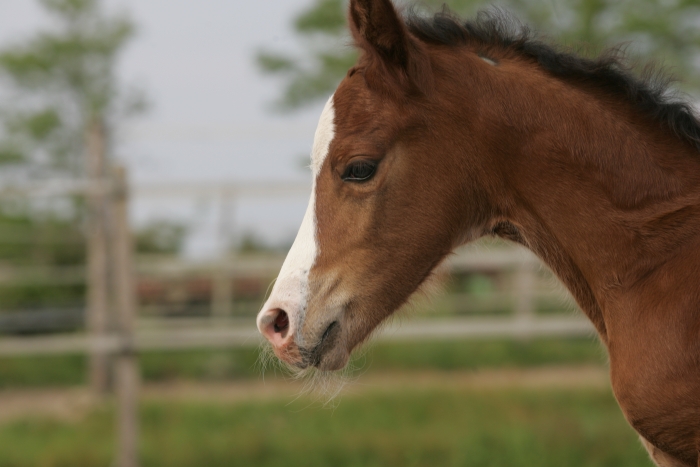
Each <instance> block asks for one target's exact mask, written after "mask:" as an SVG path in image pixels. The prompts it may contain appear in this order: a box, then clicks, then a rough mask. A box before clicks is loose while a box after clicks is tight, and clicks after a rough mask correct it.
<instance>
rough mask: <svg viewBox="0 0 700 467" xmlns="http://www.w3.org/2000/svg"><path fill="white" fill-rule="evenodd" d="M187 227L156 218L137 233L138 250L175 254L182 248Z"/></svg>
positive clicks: (146, 252) (158, 253)
mask: <svg viewBox="0 0 700 467" xmlns="http://www.w3.org/2000/svg"><path fill="white" fill-rule="evenodd" d="M186 235H187V227H186V226H185V225H183V224H180V223H177V222H172V221H166V220H156V221H153V222H151V223H150V224H147V225H145V226H144V227H142V228H141V229H139V230H138V231H137V232H136V234H135V237H136V238H135V243H136V252H137V253H141V254H157V255H175V254H178V253H180V251H181V250H182V246H183V243H184V241H185V236H186Z"/></svg>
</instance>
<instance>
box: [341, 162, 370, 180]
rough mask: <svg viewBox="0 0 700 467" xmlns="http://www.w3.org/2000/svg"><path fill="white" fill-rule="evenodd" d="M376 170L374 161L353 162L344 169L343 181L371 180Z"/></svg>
mask: <svg viewBox="0 0 700 467" xmlns="http://www.w3.org/2000/svg"><path fill="white" fill-rule="evenodd" d="M376 170H377V163H376V162H374V161H368V160H362V161H355V162H352V163H351V164H350V165H348V166H347V168H346V169H345V173H344V174H343V180H344V181H346V182H366V181H367V180H369V179H370V178H372V176H373V175H374V172H376Z"/></svg>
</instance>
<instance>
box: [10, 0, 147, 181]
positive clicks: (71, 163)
mask: <svg viewBox="0 0 700 467" xmlns="http://www.w3.org/2000/svg"><path fill="white" fill-rule="evenodd" d="M39 2H40V3H41V5H42V6H43V7H44V9H45V10H46V11H47V12H48V13H49V14H50V17H51V19H52V20H53V27H52V28H50V29H47V30H43V31H40V32H38V33H36V34H35V35H34V36H33V37H30V38H28V39H26V40H24V41H22V42H19V43H16V44H14V45H12V46H10V47H8V48H5V49H4V50H1V51H0V76H2V77H3V78H5V84H7V85H8V86H7V87H8V88H9V91H10V92H9V93H8V94H9V95H10V96H11V98H10V99H8V101H9V102H7V103H6V104H4V105H3V110H2V113H1V114H0V119H1V121H2V129H1V130H0V163H5V164H12V165H13V166H14V167H15V168H18V169H21V170H24V171H29V173H31V174H32V175H36V174H46V173H51V174H55V173H60V174H62V175H68V176H77V175H82V172H83V160H84V158H83V154H84V144H85V128H86V125H87V124H88V122H90V121H101V122H103V125H104V127H105V128H106V130H107V131H106V132H107V134H108V135H109V134H111V133H113V131H110V130H113V127H114V125H115V123H116V122H117V120H118V119H120V118H123V117H124V116H127V115H130V114H133V113H134V112H137V111H140V110H142V109H143V107H144V99H143V97H142V95H141V94H140V93H139V92H136V91H134V90H130V89H127V88H125V87H123V86H121V85H120V83H119V82H118V79H117V75H116V70H115V68H116V64H117V60H118V57H119V53H120V52H121V51H122V50H123V49H124V46H125V45H126V44H127V42H128V41H129V39H130V38H131V37H132V36H133V34H134V25H133V23H132V22H131V20H130V19H129V18H127V17H126V16H123V15H117V14H106V13H105V12H104V11H103V9H102V8H101V2H100V1H99V0H39Z"/></svg>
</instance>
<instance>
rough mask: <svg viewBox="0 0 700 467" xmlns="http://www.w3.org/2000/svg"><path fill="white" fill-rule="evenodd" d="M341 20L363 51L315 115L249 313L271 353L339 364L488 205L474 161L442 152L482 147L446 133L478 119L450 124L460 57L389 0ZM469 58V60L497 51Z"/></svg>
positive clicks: (363, 1) (476, 230) (466, 235)
mask: <svg viewBox="0 0 700 467" xmlns="http://www.w3.org/2000/svg"><path fill="white" fill-rule="evenodd" d="M350 25H351V30H352V33H353V36H354V39H355V42H356V44H357V46H358V47H359V48H360V49H361V50H362V52H363V53H362V56H361V58H360V59H359V62H358V63H357V65H356V66H355V67H354V68H352V69H351V70H350V71H349V72H348V74H347V76H346V78H345V79H344V80H343V81H342V83H341V84H340V86H339V87H338V89H337V90H336V92H335V94H334V95H333V96H332V97H331V98H330V100H329V101H328V103H327V104H326V106H325V109H324V110H323V113H322V115H321V119H320V123H319V126H318V129H317V131H316V136H315V141H314V146H313V150H312V156H311V168H312V171H313V178H314V184H313V191H312V195H311V200H310V202H309V205H308V209H307V211H306V215H305V216H304V220H303V222H302V225H301V228H300V230H299V233H298V235H297V237H296V240H295V241H294V244H293V246H292V248H291V250H290V252H289V254H288V256H287V258H286V260H285V262H284V265H283V266H282V270H281V272H280V275H279V278H278V280H277V282H276V284H275V286H274V288H273V290H272V293H271V296H270V298H269V300H268V301H267V302H266V304H265V305H264V307H263V309H262V311H261V312H260V314H259V316H258V327H259V329H260V331H261V332H262V333H263V334H264V336H265V337H266V338H267V339H268V340H269V341H270V342H271V343H272V346H273V349H274V351H275V353H276V355H277V356H278V357H279V358H280V359H282V360H283V361H285V362H287V363H288V364H291V365H292V366H295V367H298V368H305V367H309V366H316V367H318V368H320V369H322V370H334V369H339V368H342V367H343V366H344V365H345V364H346V363H347V361H348V358H349V355H350V352H351V351H352V349H353V348H354V347H356V346H357V345H358V344H359V343H361V342H362V341H363V340H365V339H366V338H367V336H368V335H369V334H370V333H371V332H372V330H373V329H375V328H376V327H377V325H379V324H380V323H381V322H382V321H383V320H384V319H385V318H386V317H387V316H389V315H390V314H391V313H392V312H393V311H395V310H396V309H397V308H399V307H400V306H401V305H402V304H403V303H404V302H406V301H407V299H408V298H409V296H410V295H411V294H412V293H413V292H415V291H416V290H417V289H418V287H419V286H420V285H421V283H423V282H424V281H425V280H426V278H428V277H429V276H430V274H431V272H432V271H433V270H434V269H435V268H436V266H437V265H438V264H439V263H440V262H441V261H442V260H443V259H444V258H445V257H446V256H447V255H448V254H449V253H450V252H451V251H452V250H453V249H454V248H455V247H456V246H458V245H459V244H461V243H463V242H465V241H467V240H470V239H471V238H474V237H477V236H479V235H481V233H482V230H483V229H482V227H483V223H484V221H485V219H486V218H487V217H488V216H487V215H486V211H488V209H489V208H488V204H487V203H486V202H485V199H486V197H485V196H484V194H483V193H482V192H481V188H480V186H481V185H483V184H480V183H478V180H479V178H480V177H481V176H482V172H483V169H482V168H481V167H480V166H479V162H478V161H477V160H476V159H475V160H474V161H472V163H470V164H468V165H465V164H464V163H461V164H458V163H455V161H454V160H452V158H454V157H462V158H463V156H458V155H459V154H464V152H465V150H466V151H467V152H469V151H476V152H479V151H485V150H486V149H485V148H480V147H478V146H474V145H470V144H469V143H464V141H462V138H461V137H459V135H456V134H451V133H450V132H451V131H457V130H458V132H459V133H463V132H468V131H478V128H477V127H474V128H472V129H470V128H466V127H464V126H462V127H460V128H459V129H456V128H455V125H454V123H455V122H456V121H460V122H464V121H465V118H464V116H465V115H468V114H469V113H470V112H475V107H476V106H477V101H478V99H477V100H475V101H472V102H471V104H469V103H466V105H465V102H459V103H455V102H452V101H450V99H449V98H448V97H447V96H454V95H459V94H461V93H457V94H455V89H449V88H450V87H451V86H452V87H454V86H458V82H461V81H462V80H461V79H455V76H454V74H456V73H461V72H462V71H461V69H459V70H457V69H450V68H449V66H450V65H449V62H450V61H451V60H447V59H445V60H442V61H441V60H440V57H439V55H436V54H435V53H432V52H431V51H430V50H428V46H427V45H426V44H424V43H422V42H421V41H420V40H418V39H417V38H416V37H414V36H413V35H412V34H411V33H410V32H409V31H408V28H407V26H406V24H405V23H404V21H403V20H402V19H401V18H400V16H399V15H398V14H397V12H396V11H395V9H394V7H393V5H392V4H391V2H390V1H389V0H353V1H352V2H351V4H350ZM466 61H467V62H469V64H471V65H473V67H474V68H475V69H476V71H473V73H476V74H478V73H479V71H478V70H482V71H481V72H482V73H483V72H484V70H485V71H488V70H486V69H487V68H489V67H491V66H492V65H493V63H489V62H488V61H485V60H482V59H481V58H480V57H479V56H478V55H477V54H474V53H470V54H469V56H467V57H466ZM438 68H440V69H439V70H438ZM451 75H452V76H451ZM464 144H467V146H466V147H465V146H464ZM465 199H471V200H472V202H471V203H467V204H465V203H464V200H465Z"/></svg>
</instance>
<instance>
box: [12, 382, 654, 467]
mask: <svg viewBox="0 0 700 467" xmlns="http://www.w3.org/2000/svg"><path fill="white" fill-rule="evenodd" d="M308 404H309V401H308V400H300V401H297V402H295V403H293V404H291V405H290V404H288V400H280V401H269V402H255V403H251V402H247V403H230V404H222V403H213V402H211V403H171V404H166V403H163V402H158V403H155V402H150V403H146V404H144V406H143V407H142V413H141V421H142V445H141V457H142V460H143V466H144V467H160V466H163V467H165V466H167V467H200V466H201V467H219V466H221V467H223V466H227V467H236V466H245V467H252V466H255V467H278V466H279V467H282V466H303V467H317V466H318V467H321V466H324V467H325V466H334V467H375V466H376V467H379V466H383V467H393V466H397V467H399V466H400V467H409V466H416V467H418V466H426V467H427V466H430V467H433V466H442V467H452V466H455V467H456V466H463V467H501V466H502V467H521V466H522V467H525V466H528V467H534V466H537V467H562V466H566V467H584V466H590V467H594V466H595V467H647V466H649V467H650V466H651V464H650V462H649V461H648V460H647V456H646V454H645V452H644V450H643V449H642V447H641V446H640V444H639V442H638V441H637V437H636V435H635V434H634V432H633V431H632V429H631V428H629V427H628V426H627V424H626V422H625V421H624V420H623V418H622V416H621V414H620V411H619V409H618V407H617V405H616V403H615V401H614V399H613V397H612V396H611V394H610V393H609V392H607V391H602V390H579V391H573V390H567V391H563V390H538V391H534V390H533V391H518V392H516V391H511V390H499V391H493V390H491V391H488V392H487V391H475V390H466V391H465V390H454V389H449V388H446V389H432V390H425V391H420V390H410V389H409V390H405V389H404V390H403V391H401V392H398V393H392V392H390V391H388V390H387V391H385V392H373V393H366V394H363V395H355V396H352V397H349V396H348V397H345V398H343V399H342V400H341V401H340V403H339V404H338V406H337V407H336V408H335V409H323V408H320V407H318V406H317V405H312V406H310V407H309V406H308ZM112 429H113V419H112V415H111V413H110V412H109V411H108V410H98V411H95V412H94V413H91V414H90V415H89V416H87V417H86V418H85V419H84V420H81V421H79V422H73V423H67V422H66V423H63V422H57V421H48V420H41V419H33V420H24V421H21V422H17V423H12V424H9V425H5V426H0V446H3V449H1V450H0V465H2V466H5V467H20V466H22V467H23V466H37V467H69V466H70V467H91V466H95V467H97V466H105V465H109V464H110V461H111V459H112V452H113V446H112V444H111V443H112V436H113V433H112ZM39 447H40V448H39Z"/></svg>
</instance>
